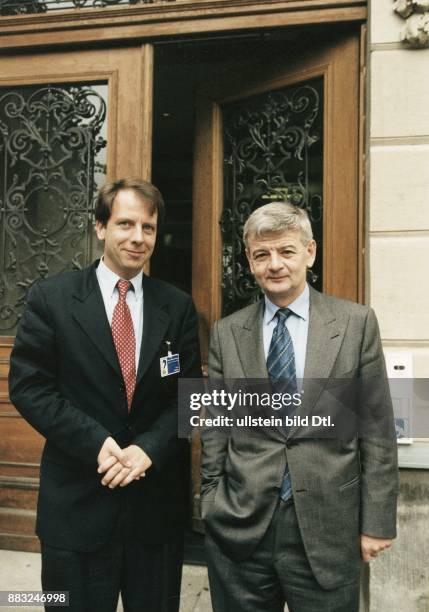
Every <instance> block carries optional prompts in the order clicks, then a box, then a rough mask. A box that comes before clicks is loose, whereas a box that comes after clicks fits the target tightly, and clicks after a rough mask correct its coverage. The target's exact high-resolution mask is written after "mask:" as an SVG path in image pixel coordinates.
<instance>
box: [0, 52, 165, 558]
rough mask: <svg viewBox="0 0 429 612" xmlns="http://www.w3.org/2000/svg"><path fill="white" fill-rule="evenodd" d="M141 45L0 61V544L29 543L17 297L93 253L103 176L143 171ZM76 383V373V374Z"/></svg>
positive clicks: (148, 65) (145, 124)
mask: <svg viewBox="0 0 429 612" xmlns="http://www.w3.org/2000/svg"><path fill="white" fill-rule="evenodd" d="M152 58H153V54H152V47H151V46H150V45H143V46H141V45H140V46H133V47H127V48H116V49H92V50H82V49H80V50H79V51H63V52H58V51H57V52H55V53H53V52H52V53H49V52H46V53H37V54H31V55H24V54H21V55H14V56H2V57H0V75H1V76H0V165H1V168H2V170H1V180H0V232H1V235H0V249H1V257H0V269H1V270H0V429H1V432H2V434H1V436H0V547H1V548H11V549H18V550H37V547H38V542H37V539H36V538H35V536H34V521H35V504H36V499H37V490H38V470H39V461H40V455H41V450H42V446H43V439H42V438H41V436H40V435H39V434H37V432H35V431H34V430H33V429H32V428H31V427H30V426H29V425H28V424H27V423H26V422H25V421H24V420H23V419H22V418H21V417H20V415H19V414H18V413H17V411H16V410H15V408H14V407H13V406H12V404H11V403H10V402H9V397H8V387H7V375H8V369H9V356H10V350H11V347H12V344H13V339H14V333H15V331H16V326H17V323H18V320H19V316H20V313H21V312H22V309H23V306H24V301H25V293H26V291H27V290H28V288H29V287H30V286H31V285H32V284H33V283H34V282H35V281H36V280H37V279H38V278H40V277H45V276H49V275H52V274H55V273H59V272H61V271H63V270H66V269H73V268H82V267H84V266H85V265H87V264H89V263H90V262H91V261H92V259H93V258H94V257H95V256H96V255H97V252H98V248H99V247H98V245H97V241H96V240H95V238H94V232H93V219H92V206H93V200H94V197H95V193H96V190H97V188H98V187H99V186H100V184H102V183H103V182H105V180H106V179H115V178H119V177H122V176H133V175H137V176H141V177H144V178H150V160H151V136H152V134H151V117H152V80H153V74H152V72H153V66H152V64H153V60H152ZM77 384H78V381H77Z"/></svg>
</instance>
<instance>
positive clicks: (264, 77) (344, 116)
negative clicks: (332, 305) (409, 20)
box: [193, 33, 359, 358]
mask: <svg viewBox="0 0 429 612" xmlns="http://www.w3.org/2000/svg"><path fill="white" fill-rule="evenodd" d="M358 75H359V35H358V33H356V34H347V35H343V36H342V37H340V38H339V39H338V40H336V41H335V42H329V43H324V44H323V43H322V44H320V45H316V44H314V45H311V46H310V47H308V46H307V47H306V48H299V45H295V47H294V51H293V54H288V55H287V57H285V58H283V59H281V58H278V57H276V58H275V59H274V60H273V58H264V59H263V61H261V62H259V61H258V62H253V63H252V64H249V63H246V64H243V67H242V69H241V70H240V71H239V72H237V73H236V74H234V75H228V78H226V79H225V80H224V81H219V82H217V83H215V84H212V83H210V84H208V85H207V86H205V87H202V88H201V90H200V92H199V96H198V101H197V129H196V130H197V131H196V145H195V159H194V213H193V214H194V244H193V253H194V261H193V288H194V289H193V292H194V297H195V301H196V303H197V308H198V310H199V313H200V316H201V318H202V320H203V322H204V327H205V328H206V329H210V328H211V325H212V324H213V322H214V321H215V320H216V319H217V318H219V317H220V316H221V315H222V312H232V311H233V310H236V309H238V308H239V307H242V306H243V305H245V304H246V303H249V302H250V301H252V300H253V299H254V298H255V290H254V287H253V286H252V281H251V279H250V277H249V276H248V274H247V272H246V269H245V260H244V258H243V245H242V242H241V231H242V226H243V224H244V222H245V220H246V219H247V217H248V215H249V214H250V212H252V210H254V208H256V207H258V206H260V205H261V204H264V203H266V202H268V201H273V200H275V199H281V196H282V195H284V194H285V193H286V194H287V196H288V197H290V199H291V200H292V201H295V202H297V203H298V204H300V205H302V206H306V207H307V208H308V209H309V212H310V215H311V216H312V218H313V225H314V226H315V234H316V237H317V238H318V241H319V244H320V249H319V271H318V277H319V279H321V283H320V286H319V288H321V289H323V291H325V292H327V293H331V294H334V295H337V296H339V297H344V298H348V299H352V300H357V299H358V258H357V257H358V252H357V245H358V232H359V227H358V142H359V140H358V102H359V81H358ZM315 84H317V87H318V88H319V92H320V93H319V95H320V100H319V103H317V101H316V102H315V101H314V100H313V102H311V101H310V97H309V98H308V100H307V102H306V101H305V100H304V96H303V95H302V94H303V91H305V90H307V91H310V89H311V90H314V89H315V87H314V85H315ZM312 95H313V97H314V91H313V93H312ZM258 99H259V100H262V102H261V104H262V107H263V108H262V110H261V109H260V108H259V110H258V112H257V113H254V114H256V118H255V117H254V118H253V119H252V120H253V122H254V124H253V125H250V127H249V126H248V127H247V136H246V137H243V138H242V141H241V142H240V130H242V129H243V128H242V125H243V118H244V117H245V116H246V114H247V117H249V115H251V114H252V110H254V109H252V108H251V107H252V104H255V100H258ZM276 99H277V102H276ZM278 100H280V102H279V101H278ZM270 103H271V106H272V107H273V108H272V110H271V111H270V112H271V121H273V120H274V119H275V121H277V127H276V128H275V129H276V130H277V132H279V131H281V130H282V129H283V130H284V133H283V139H280V142H278V140H279V138H278V136H277V143H276V138H271V141H270V138H269V130H270V129H271V128H272V123H271V122H270V121H269V120H266V121H265V123H264V125H261V121H262V120H261V117H262V116H263V115H264V113H265V114H267V113H268V111H267V108H268V107H269V105H270ZM275 104H277V105H280V106H281V105H282V104H283V106H284V107H285V110H284V111H283V112H282V111H281V110H279V109H275V108H274V106H275ZM299 104H301V105H303V106H304V107H305V106H306V104H308V105H310V104H313V109H312V111H310V112H309V113H308V115H307V116H306V117H304V119H303V121H302V125H299V124H297V123H296V117H295V118H294V121H295V123H294V124H293V125H292V128H293V129H292V131H291V132H290V133H289V134H288V133H287V125H288V121H289V116H290V115H291V114H293V113H291V108H292V110H293V107H294V105H295V110H297V109H298V110H299ZM249 105H250V110H249ZM264 105H265V108H264ZM231 109H232V110H233V111H234V112H235V118H236V119H237V117H241V119H240V121H241V124H240V127H237V129H236V133H235V134H234V135H233V138H232V140H231V138H230V134H229V131H230V127H229V122H230V121H231V119H230V115H231ZM237 110H238V114H237ZM316 112H317V114H318V117H317V121H316V118H315V117H314V116H313V115H314V114H315V113H316ZM312 113H313V115H312ZM296 114H299V113H297V112H295V115H296ZM268 115H269V113H268ZM282 118H283V120H284V126H283V127H282V126H281V125H279V122H280V121H281V120H282ZM232 122H234V119H233V120H232ZM250 123H251V121H250ZM236 125H237V122H236ZM246 138H247V145H246ZM258 139H259V142H258ZM288 139H290V142H289V144H288ZM299 139H301V142H299ZM297 141H298V142H297ZM231 142H232V144H231ZM237 143H238V145H239V146H241V150H240V151H239V152H238V153H237V148H238V147H237ZM234 147H235V149H234ZM246 147H247V149H246ZM252 147H253V150H250V149H252ZM233 151H235V153H234V154H235V159H234V160H231V154H232V152H233ZM255 151H256V153H255ZM256 154H257V155H258V156H259V157H255V156H256ZM320 156H322V159H320ZM299 157H302V159H301V160H300V159H299ZM264 164H265V168H263V165H264ZM232 165H233V166H234V165H235V174H234V171H232V172H231V170H230V169H231V166H232ZM237 168H238V170H237ZM255 168H256V169H255ZM278 196H280V197H278ZM221 253H222V256H221ZM203 254H204V255H203ZM234 258H235V259H234ZM222 284H223V285H224V293H222ZM242 287H244V290H242ZM228 291H235V292H237V291H238V292H240V293H241V295H239V296H237V295H235V296H234V295H232V297H228V295H227V292H228ZM225 303H226V308H225ZM202 341H203V355H204V358H206V357H207V348H208V334H206V337H205V338H203V339H202Z"/></svg>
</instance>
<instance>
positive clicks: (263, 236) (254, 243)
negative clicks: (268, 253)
mask: <svg viewBox="0 0 429 612" xmlns="http://www.w3.org/2000/svg"><path fill="white" fill-rule="evenodd" d="M247 242H248V245H249V251H251V252H252V251H255V250H256V249H264V248H267V249H269V248H271V249H272V248H280V247H284V246H286V245H290V246H297V247H300V246H302V245H303V244H304V239H303V237H302V234H301V231H300V230H299V229H287V230H281V231H279V232H261V233H259V234H257V233H255V232H253V233H251V234H249V235H248V238H247Z"/></svg>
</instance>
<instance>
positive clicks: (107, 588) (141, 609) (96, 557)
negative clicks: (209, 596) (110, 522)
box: [41, 519, 183, 612]
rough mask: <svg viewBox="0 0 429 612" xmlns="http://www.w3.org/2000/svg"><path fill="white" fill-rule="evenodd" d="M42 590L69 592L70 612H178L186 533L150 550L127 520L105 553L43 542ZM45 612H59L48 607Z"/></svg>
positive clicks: (115, 533)
mask: <svg viewBox="0 0 429 612" xmlns="http://www.w3.org/2000/svg"><path fill="white" fill-rule="evenodd" d="M41 548H42V587H43V590H45V591H69V592H70V607H68V608H67V610H68V611H69V612H94V611H95V610H96V611H97V612H116V607H117V604H118V598H119V593H121V596H122V602H123V606H124V612H178V610H179V605H180V585H181V577H182V563H183V533H179V534H176V535H174V536H172V537H171V538H169V540H168V542H166V543H164V544H161V545H156V546H148V545H146V544H144V543H143V542H140V541H137V540H136V539H133V538H132V534H128V533H127V531H126V529H125V528H124V526H123V524H121V519H120V520H119V522H118V525H117V526H116V528H115V530H114V532H113V534H112V536H111V537H110V538H109V541H108V543H107V544H106V545H105V546H103V547H102V548H101V549H99V550H97V551H95V552H90V553H86V552H85V553H81V552H75V551H69V550H61V549H58V548H53V547H51V546H47V545H46V544H44V543H43V542H42V547H41ZM45 610H53V608H52V607H45Z"/></svg>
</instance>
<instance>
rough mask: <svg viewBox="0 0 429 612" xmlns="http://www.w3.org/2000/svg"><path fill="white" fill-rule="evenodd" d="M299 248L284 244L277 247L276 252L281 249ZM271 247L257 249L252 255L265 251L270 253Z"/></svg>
mask: <svg viewBox="0 0 429 612" xmlns="http://www.w3.org/2000/svg"><path fill="white" fill-rule="evenodd" d="M297 248H298V247H297V246H296V245H295V244H282V245H281V246H279V247H277V249H276V250H279V249H297ZM269 250H270V249H269V247H257V248H256V249H255V250H254V251H252V254H253V255H254V254H255V253H263V252H265V251H269Z"/></svg>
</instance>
